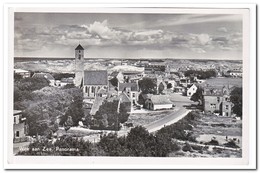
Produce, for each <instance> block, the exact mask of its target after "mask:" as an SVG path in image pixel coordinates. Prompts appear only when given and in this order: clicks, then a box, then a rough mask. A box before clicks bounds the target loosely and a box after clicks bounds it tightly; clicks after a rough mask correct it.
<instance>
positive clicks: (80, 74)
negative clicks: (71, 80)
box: [75, 44, 84, 87]
mask: <svg viewBox="0 0 260 173" xmlns="http://www.w3.org/2000/svg"><path fill="white" fill-rule="evenodd" d="M83 80H84V48H83V47H82V46H81V45H80V44H79V45H78V46H77V47H76V49H75V86H78V87H82V85H83Z"/></svg>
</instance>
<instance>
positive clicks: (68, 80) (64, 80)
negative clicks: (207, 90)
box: [54, 77, 74, 87]
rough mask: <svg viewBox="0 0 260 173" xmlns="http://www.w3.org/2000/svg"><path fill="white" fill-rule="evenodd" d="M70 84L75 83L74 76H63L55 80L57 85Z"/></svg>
mask: <svg viewBox="0 0 260 173" xmlns="http://www.w3.org/2000/svg"><path fill="white" fill-rule="evenodd" d="M68 84H74V78H73V77H69V78H61V80H56V81H55V84H54V85H55V86H58V87H59V86H61V87H62V86H65V85H68Z"/></svg>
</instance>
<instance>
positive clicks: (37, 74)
mask: <svg viewBox="0 0 260 173" xmlns="http://www.w3.org/2000/svg"><path fill="white" fill-rule="evenodd" d="M32 77H33V78H45V79H47V80H55V79H54V77H53V76H52V75H51V74H50V73H34V74H33V76H32Z"/></svg>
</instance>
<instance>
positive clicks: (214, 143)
mask: <svg viewBox="0 0 260 173" xmlns="http://www.w3.org/2000/svg"><path fill="white" fill-rule="evenodd" d="M206 144H207V145H219V142H218V141H217V140H216V139H211V141H209V142H207V143H206Z"/></svg>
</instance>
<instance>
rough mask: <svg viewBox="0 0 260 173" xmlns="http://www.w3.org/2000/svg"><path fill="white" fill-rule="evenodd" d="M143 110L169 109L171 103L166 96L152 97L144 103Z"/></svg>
mask: <svg viewBox="0 0 260 173" xmlns="http://www.w3.org/2000/svg"><path fill="white" fill-rule="evenodd" d="M145 108H146V109H150V110H160V109H171V108H173V103H172V102H171V101H170V100H169V98H168V97H167V95H152V96H151V97H150V98H148V99H147V100H146V101H145Z"/></svg>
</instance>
